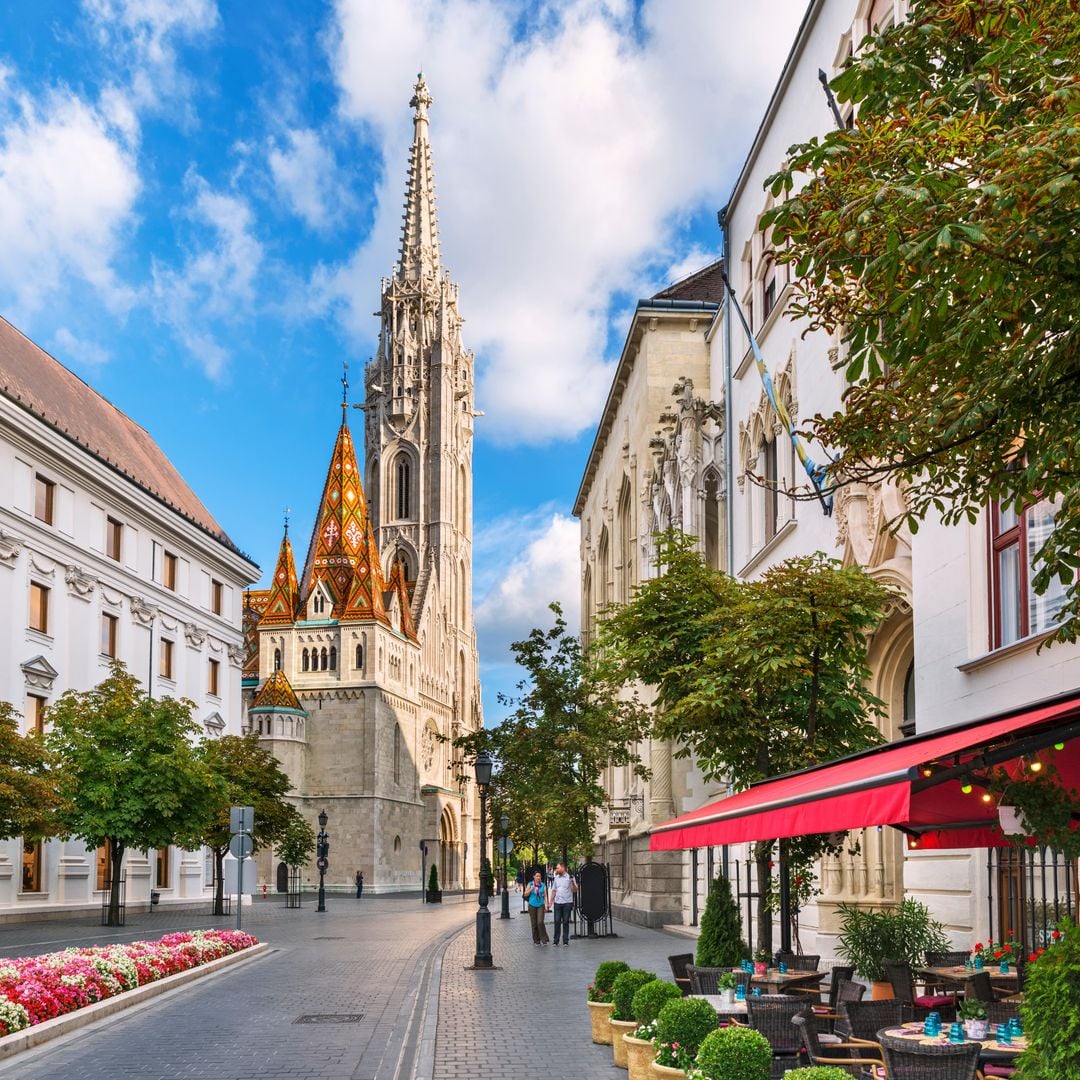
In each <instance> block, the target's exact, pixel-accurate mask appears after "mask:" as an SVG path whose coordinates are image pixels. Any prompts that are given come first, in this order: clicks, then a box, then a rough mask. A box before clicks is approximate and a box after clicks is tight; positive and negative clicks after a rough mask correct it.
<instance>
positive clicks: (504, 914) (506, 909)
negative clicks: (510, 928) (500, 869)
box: [499, 883, 510, 919]
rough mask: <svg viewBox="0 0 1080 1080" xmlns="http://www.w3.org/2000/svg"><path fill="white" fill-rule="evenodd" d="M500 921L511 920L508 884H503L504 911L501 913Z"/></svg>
mask: <svg viewBox="0 0 1080 1080" xmlns="http://www.w3.org/2000/svg"><path fill="white" fill-rule="evenodd" d="M499 918H500V919H509V918H510V894H509V893H508V892H507V891H506V884H505V883H504V884H503V891H502V910H501V911H500V912H499Z"/></svg>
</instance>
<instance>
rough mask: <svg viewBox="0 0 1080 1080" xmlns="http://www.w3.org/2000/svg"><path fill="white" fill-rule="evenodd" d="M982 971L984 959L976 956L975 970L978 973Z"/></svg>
mask: <svg viewBox="0 0 1080 1080" xmlns="http://www.w3.org/2000/svg"><path fill="white" fill-rule="evenodd" d="M982 969H983V962H982V957H981V956H976V957H975V970H976V971H982Z"/></svg>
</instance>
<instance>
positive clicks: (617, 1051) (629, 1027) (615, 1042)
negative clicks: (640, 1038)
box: [608, 1020, 638, 1069]
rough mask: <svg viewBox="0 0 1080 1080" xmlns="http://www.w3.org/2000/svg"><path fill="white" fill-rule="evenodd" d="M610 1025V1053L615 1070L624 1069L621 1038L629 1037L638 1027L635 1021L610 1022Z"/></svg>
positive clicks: (624, 1062) (623, 1050) (623, 1049)
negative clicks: (613, 1060) (613, 1059)
mask: <svg viewBox="0 0 1080 1080" xmlns="http://www.w3.org/2000/svg"><path fill="white" fill-rule="evenodd" d="M608 1022H609V1023H610V1024H611V1053H612V1056H613V1057H614V1058H615V1065H616V1067H617V1068H620V1069H625V1068H626V1046H625V1044H624V1043H623V1038H624V1037H625V1036H627V1035H629V1034H630V1033H631V1032H632V1031H633V1030H634V1029H635V1028H636V1027H637V1026H638V1025H637V1021H636V1020H610V1021H608Z"/></svg>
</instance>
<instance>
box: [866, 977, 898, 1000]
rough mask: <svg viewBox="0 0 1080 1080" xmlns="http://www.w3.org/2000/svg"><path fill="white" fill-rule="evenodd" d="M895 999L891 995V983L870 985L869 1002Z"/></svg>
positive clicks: (893, 995)
mask: <svg viewBox="0 0 1080 1080" xmlns="http://www.w3.org/2000/svg"><path fill="white" fill-rule="evenodd" d="M891 997H896V995H895V994H894V993H893V988H892V983H890V982H873V983H871V984H870V1000H871V1001H884V1000H885V998H891Z"/></svg>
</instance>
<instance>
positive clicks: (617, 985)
mask: <svg viewBox="0 0 1080 1080" xmlns="http://www.w3.org/2000/svg"><path fill="white" fill-rule="evenodd" d="M655 980H656V976H655V975H654V974H653V973H652V972H651V971H642V970H641V969H640V968H637V969H635V968H631V970H630V971H624V972H623V973H622V974H621V975H618V976H616V978H615V981H614V982H613V983H612V984H611V1000H612V1001H613V1002H614V1003H615V1008H614V1009H612V1010H611V1019H612V1020H633V1019H634V1008H633V1000H634V995H635V994H636V993H637V992H638V991H639V990H640V989H641V988H642V987H643V986H645V985H647V984H648V983H651V982H654V981H655Z"/></svg>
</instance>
